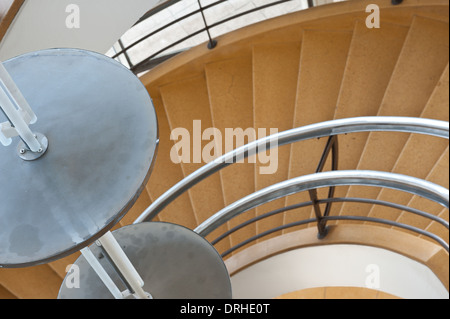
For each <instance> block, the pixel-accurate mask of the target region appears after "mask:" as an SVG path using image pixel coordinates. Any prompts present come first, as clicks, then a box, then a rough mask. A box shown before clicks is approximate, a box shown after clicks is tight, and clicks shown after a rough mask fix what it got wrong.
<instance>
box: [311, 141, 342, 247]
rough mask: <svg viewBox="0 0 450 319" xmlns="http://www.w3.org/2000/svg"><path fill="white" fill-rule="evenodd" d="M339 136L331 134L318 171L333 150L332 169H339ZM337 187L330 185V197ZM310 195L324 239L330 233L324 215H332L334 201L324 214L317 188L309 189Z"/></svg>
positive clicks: (327, 206)
mask: <svg viewBox="0 0 450 319" xmlns="http://www.w3.org/2000/svg"><path fill="white" fill-rule="evenodd" d="M338 150H339V145H338V137H337V135H334V136H330V137H329V138H328V141H327V145H326V146H325V150H324V151H323V154H322V157H321V158H320V161H319V165H318V166H317V169H316V173H320V172H322V171H323V168H324V166H325V162H326V160H327V158H328V156H329V154H330V152H332V164H331V169H332V170H333V171H336V170H337V169H338V160H339V158H338ZM334 192H335V187H330V190H329V191H328V198H332V197H333V196H334ZM309 196H310V198H311V201H312V203H313V207H314V213H315V215H316V219H317V229H318V231H319V234H318V236H317V237H318V238H319V239H323V238H325V237H326V236H327V234H328V228H327V222H326V219H324V217H327V216H329V215H330V211H331V204H332V202H329V203H327V204H326V207H325V212H324V213H323V214H322V210H321V209H320V205H319V199H318V196H317V190H316V189H312V190H310V191H309Z"/></svg>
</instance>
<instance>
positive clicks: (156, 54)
mask: <svg viewBox="0 0 450 319" xmlns="http://www.w3.org/2000/svg"><path fill="white" fill-rule="evenodd" d="M222 1H223V0H222ZM222 1H219V2H222ZM288 1H293V0H280V1H276V2H272V3H269V4H266V5H263V6H260V7H257V8H253V9H251V10H247V11H244V12H241V13H239V14H236V15H234V16H231V17H229V18H226V19H223V20H221V21H218V22H216V23H214V24H211V25H209V26H208V28H203V29H201V30H198V31H196V32H193V33H191V34H189V35H187V36H186V37H184V38H182V39H180V40H177V41H176V42H174V43H172V44H170V45H168V46H166V47H164V48H162V49H161V50H159V51H158V52H156V53H154V54H152V55H151V56H149V57H148V58H146V59H144V60H142V61H141V62H139V63H137V64H136V66H135V68H133V69H132V70H133V72H135V69H137V68H140V67H141V65H142V64H143V63H145V62H146V61H148V60H151V59H153V58H155V57H157V56H158V55H160V54H161V53H163V52H165V51H167V50H168V49H170V48H172V47H174V46H176V45H178V44H180V43H183V42H184V41H186V40H189V39H190V38H192V37H195V36H196V35H199V34H201V33H203V32H207V31H208V30H209V29H212V28H214V27H217V26H219V25H222V24H224V23H227V22H229V21H231V20H234V19H237V18H240V17H242V16H245V15H248V14H251V13H254V12H257V11H259V10H262V9H266V8H269V7H272V6H276V5H278V4H282V3H284V2H288ZM212 5H213V4H211V5H209V6H207V7H205V8H203V9H204V10H205V9H209V7H211V6H212ZM196 13H200V10H198V12H196ZM180 19H181V20H183V19H182V18H180ZM180 19H178V20H179V21H177V22H180V21H181V20H180ZM157 31H158V32H159V31H161V30H157ZM155 32H156V31H155ZM155 32H153V34H152V35H154V34H155ZM149 36H150V35H149ZM149 36H146V38H148V37H149ZM142 40H144V38H143V39H142ZM118 54H120V52H119V53H118ZM135 73H136V72H135Z"/></svg>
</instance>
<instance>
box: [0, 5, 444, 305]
mask: <svg viewBox="0 0 450 319" xmlns="http://www.w3.org/2000/svg"><path fill="white" fill-rule="evenodd" d="M374 2H376V3H377V4H378V5H379V7H380V9H381V23H382V24H381V28H379V29H369V28H367V26H366V24H365V20H366V18H367V15H368V13H367V12H366V11H365V9H366V7H367V5H368V4H370V3H374ZM448 19H449V18H448V1H443V0H433V1H424V0H417V1H412V0H411V1H407V0H405V1H404V2H403V3H402V4H400V5H395V6H394V5H392V4H391V1H384V0H383V1H381V0H380V1H350V2H343V3H337V4H333V5H326V6H322V7H317V8H311V9H308V10H304V11H300V12H295V13H291V14H288V15H285V16H281V17H278V18H274V19H270V20H267V21H263V22H261V23H258V24H255V25H251V26H248V27H246V28H243V29H240V30H237V31H234V32H231V33H228V34H225V35H223V36H221V37H220V38H218V39H217V42H218V45H217V47H215V48H214V49H213V50H210V49H209V48H208V47H207V46H206V45H200V46H198V47H194V48H192V49H190V50H188V51H186V52H183V53H181V54H179V55H177V56H175V57H174V58H172V59H170V60H168V61H166V62H164V63H162V64H160V65H159V66H157V67H155V68H153V69H152V70H150V71H149V72H147V73H146V74H145V75H143V76H142V77H141V80H142V82H143V83H144V84H145V86H146V87H147V89H148V91H149V93H150V96H151V97H152V99H153V102H154V106H155V109H156V112H157V115H158V122H159V135H160V144H159V151H158V155H157V159H156V163H155V166H154V169H153V173H152V175H151V177H150V180H149V182H148V184H147V187H146V191H145V192H143V193H142V195H141V196H140V197H139V198H138V200H137V202H136V203H135V205H134V207H133V208H132V209H131V210H130V211H129V213H128V214H127V215H126V216H125V217H124V218H123V219H122V220H121V221H120V223H119V224H118V225H116V227H115V228H116V229H117V228H120V227H123V226H125V225H129V224H132V223H134V222H135V221H136V220H137V219H138V218H140V216H142V213H143V212H145V211H146V210H147V209H148V207H149V206H151V205H152V203H155V202H157V201H158V199H159V198H161V197H162V196H164V194H165V193H166V192H167V191H169V190H170V189H171V188H172V187H173V186H174V185H176V184H177V183H179V182H180V181H182V180H183V179H185V178H186V177H188V176H189V175H191V174H195V173H196V172H197V171H198V170H199V169H201V168H202V167H204V165H205V164H206V163H181V164H175V163H174V162H173V161H172V159H171V156H170V154H171V151H172V148H173V147H174V145H175V141H173V140H171V138H170V137H171V132H172V130H174V129H176V128H186V129H188V131H189V132H191V135H194V127H193V124H194V121H195V120H200V121H201V125H202V129H206V128H211V127H214V128H217V129H219V130H220V131H221V132H225V129H226V128H243V129H246V128H255V129H258V128H260V129H269V128H276V129H277V130H278V132H285V131H288V130H291V129H295V128H301V127H306V126H309V125H316V124H317V123H323V122H328V123H329V122H330V121H334V120H340V119H349V118H360V117H372V118H374V117H380V118H382V117H383V118H384V117H393V116H395V117H409V118H423V119H433V120H440V121H448V120H449V107H448V103H449V102H448V101H449V96H448V94H449V82H448V81H449V67H448V63H449V30H448V23H449V22H448ZM267 132H268V131H267ZM267 134H268V133H267ZM210 142H211V140H209V141H208V140H202V145H201V146H202V147H201V149H203V148H204V147H205V146H207V144H208V143H210ZM329 142H330V139H328V138H326V136H320V138H313V139H312V138H310V139H305V140H301V141H299V142H295V143H286V144H285V145H281V146H280V147H279V148H277V152H278V162H277V165H278V169H277V171H276V173H274V174H261V173H260V172H261V170H260V168H261V167H264V166H265V165H266V164H264V163H261V162H259V161H256V163H252V162H251V161H250V160H246V161H245V163H238V164H233V165H229V166H228V167H226V168H224V169H221V170H220V171H214V172H212V173H214V174H212V173H211V174H207V175H208V177H207V178H202V180H201V181H199V182H198V183H195V185H189V187H185V188H183V192H182V193H180V194H177V195H179V196H177V198H176V199H175V200H173V201H170V203H168V205H167V206H166V207H164V209H161V211H158V212H157V214H154V218H153V220H154V221H164V222H172V223H176V224H180V225H183V226H185V227H188V228H190V229H196V228H198V227H199V226H200V225H202V223H203V222H204V221H206V220H208V219H210V218H211V216H213V215H214V214H216V213H217V212H220V211H221V210H223V209H224V207H228V206H229V205H231V204H233V203H235V202H238V201H239V200H241V199H242V198H244V197H246V196H251V194H254V193H255V192H258V191H262V190H264V189H267V188H268V187H270V186H272V185H280V183H283V182H285V181H287V180H292V179H295V178H301V177H304V176H308V175H311V174H313V173H316V172H317V167H318V165H319V163H321V164H322V165H321V166H322V167H321V171H324V172H330V171H333V170H335V168H336V167H334V162H333V161H332V157H331V156H330V157H329V158H328V157H324V158H323V160H322V161H321V158H322V157H323V155H324V154H327V153H326V152H324V151H325V150H327V146H329ZM337 145H338V146H337V148H338V154H339V156H338V160H337V162H338V163H337V167H338V169H339V170H340V171H354V170H357V171H367V170H370V171H378V172H389V173H394V174H401V175H404V176H411V177H414V178H418V179H423V180H426V181H427V182H431V183H434V184H436V185H440V186H442V187H444V188H447V189H448V187H449V178H448V173H449V172H448V170H449V165H448V163H449V150H448V139H445V138H437V137H435V136H429V135H424V134H415V132H409V133H405V132H398V131H395V132H387V131H386V132H381V131H376V130H373V131H370V130H366V131H358V132H354V133H352V132H350V133H348V134H340V135H339V136H338V144H337ZM328 150H329V147H328ZM209 175H210V176H209ZM191 186H192V187H191ZM378 186H379V187H369V186H367V185H366V186H360V185H356V184H351V185H337V186H336V187H333V190H334V194H333V195H334V196H333V198H341V199H345V198H347V199H349V198H364V199H369V200H370V201H368V202H361V201H359V202H358V201H336V202H333V203H332V205H329V204H328V203H327V202H324V201H322V202H320V201H319V200H318V199H319V198H320V199H326V198H329V194H330V193H329V189H328V188H325V187H324V188H320V189H317V191H316V194H315V195H316V197H315V198H312V197H311V196H312V195H311V192H308V191H302V192H295V193H290V194H288V195H287V196H283V197H280V198H278V197H274V200H271V201H270V202H264V203H262V204H259V205H255V206H253V207H251V208H250V209H247V210H243V211H242V213H240V214H239V215H237V216H236V217H235V218H233V219H229V220H227V221H226V222H225V223H223V224H221V225H220V226H219V227H216V228H215V229H213V231H211V232H210V233H209V234H208V235H207V237H206V238H207V239H208V240H210V241H213V240H214V239H215V238H217V237H218V236H219V235H221V234H223V233H226V232H227V231H229V230H231V229H233V228H234V227H236V226H238V225H240V224H242V223H244V222H246V221H249V220H251V219H253V218H257V217H258V216H262V215H264V214H265V213H267V212H274V211H276V210H280V209H281V212H280V213H278V214H270V216H268V217H267V218H261V219H258V218H257V219H256V220H255V221H254V222H252V223H248V225H247V226H245V227H242V228H240V229H239V230H237V231H234V232H232V233H230V234H229V235H228V236H226V237H224V238H223V239H222V240H220V241H217V243H216V244H215V247H216V249H217V250H218V252H219V253H222V254H224V255H223V256H224V260H225V263H226V265H227V267H228V269H229V271H230V274H232V275H233V274H235V273H238V272H239V271H241V270H242V269H245V268H246V267H248V266H249V265H252V264H254V263H256V262H258V261H261V260H264V259H266V258H269V257H270V256H273V255H276V254H279V253H280V252H283V251H287V250H290V249H297V248H302V247H310V246H319V245H328V244H342V243H347V244H360V245H369V246H375V247H382V248H384V249H388V250H393V251H395V252H398V253H400V254H402V255H405V256H408V257H410V258H412V259H415V260H417V261H419V262H421V263H423V264H425V265H426V266H428V267H429V268H430V269H432V271H433V272H434V273H435V274H436V275H437V276H438V277H439V279H440V280H441V282H442V283H443V284H444V286H445V287H446V289H447V290H448V251H446V250H445V249H444V248H443V247H442V246H441V245H439V243H437V242H436V241H435V240H433V239H432V238H429V237H427V236H425V235H424V234H423V233H419V234H418V233H417V232H414V231H412V230H411V229H404V228H400V227H399V225H400V224H402V225H410V226H411V227H414V228H415V229H421V230H424V231H426V232H428V233H432V234H434V235H436V236H437V237H439V238H441V239H442V240H443V241H444V242H446V243H447V245H448V242H449V234H448V227H447V228H446V227H444V226H443V225H441V224H439V223H438V222H437V221H436V220H430V219H429V218H424V217H423V216H418V215H417V214H410V213H408V212H407V211H406V209H407V208H411V209H416V210H423V211H426V212H427V213H428V214H430V215H432V216H435V217H439V218H440V219H442V220H445V221H446V222H447V223H448V220H449V216H448V209H447V208H445V207H442V205H439V204H438V203H435V202H432V201H430V200H429V199H426V198H424V197H422V196H419V195H417V194H412V193H410V192H401V191H399V190H398V189H392V188H388V187H383V185H378ZM308 201H310V205H304V206H298V207H296V206H295V205H296V204H299V203H305V202H308ZM380 202H383V203H386V202H393V203H396V204H397V205H401V209H399V208H398V207H396V208H394V207H386V206H385V205H378V204H379V203H380ZM283 208H289V209H285V210H283ZM327 208H329V212H328V216H335V217H339V216H347V215H351V216H355V217H360V218H361V219H360V220H345V219H338V218H336V219H330V220H328V221H327V225H328V227H329V232H328V234H327V236H326V237H325V238H322V239H318V238H317V224H316V223H315V222H310V223H304V224H298V225H295V223H296V222H298V221H303V220H308V219H314V217H315V216H316V213H317V210H320V209H322V210H323V209H325V210H326V209H327ZM364 218H366V219H364ZM370 218H372V219H382V220H385V221H390V222H392V223H384V224H380V223H377V222H375V221H374V220H371V219H370ZM285 225H286V226H291V225H293V226H292V227H283V226H285ZM252 238H253V240H251V241H248V242H245V241H246V240H248V239H252ZM300 240H303V242H301V241H300ZM242 242H244V243H245V244H244V245H239V244H240V243H242ZM236 245H238V246H237V248H236V247H235V246H236ZM232 248H233V249H232ZM230 249H231V250H230ZM78 256H79V254H74V255H71V256H68V257H66V258H64V259H62V260H58V261H55V262H52V263H49V264H44V265H40V266H36V267H31V268H24V269H1V270H0V298H2V299H5V298H55V297H56V296H57V294H58V291H59V288H60V286H61V282H62V280H63V278H64V277H65V274H66V267H67V265H69V264H72V263H73V262H74V261H75V260H76V258H77V257H78ZM327 292H328V297H330V298H331V297H333V296H334V297H339V296H340V297H344V296H347V297H363V298H391V297H392V298H394V297H395V296H390V295H388V294H383V293H381V292H376V291H370V290H366V289H362V288H345V287H323V288H317V289H310V290H303V291H298V292H293V293H291V294H286V295H283V296H281V298H326V296H327Z"/></svg>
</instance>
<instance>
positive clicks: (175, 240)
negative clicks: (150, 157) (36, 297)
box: [58, 222, 231, 299]
mask: <svg viewBox="0 0 450 319" xmlns="http://www.w3.org/2000/svg"><path fill="white" fill-rule="evenodd" d="M113 235H114V237H115V238H116V240H117V241H118V242H119V244H120V246H121V247H122V249H123V250H124V252H125V254H126V255H127V256H128V258H129V259H130V261H131V263H132V264H133V265H134V267H135V268H136V270H137V271H138V273H139V275H140V276H141V277H142V279H143V280H144V283H145V285H144V290H145V291H146V292H147V293H150V294H151V295H152V297H153V298H154V299H230V298H231V282H230V277H229V274H228V271H227V269H226V267H225V265H224V262H223V260H222V258H221V257H220V255H219V254H218V253H217V251H216V250H215V248H214V247H213V246H212V245H211V244H210V243H209V242H208V241H206V240H205V239H204V238H203V237H201V236H200V235H198V234H197V233H195V232H193V231H192V230H190V229H187V228H184V227H182V226H179V225H174V224H169V223H160V222H150V223H140V224H135V225H131V226H125V227H123V228H120V229H118V230H116V231H114V232H113ZM90 249H91V251H92V252H93V254H94V255H95V256H96V257H97V259H98V260H99V261H100V263H101V265H102V266H103V268H104V269H105V270H106V271H107V273H108V274H109V275H110V277H111V279H112V280H113V281H114V282H115V283H116V285H117V286H118V288H119V289H120V290H121V291H124V290H125V289H126V288H125V285H123V284H122V282H121V281H120V279H119V276H118V275H117V273H116V272H115V271H114V270H113V268H112V266H111V264H110V263H109V262H108V261H107V259H106V258H105V257H104V256H103V255H102V252H101V250H100V248H99V247H98V246H97V245H96V244H93V245H91V247H90ZM72 269H76V271H73V272H72V271H69V272H68V274H67V276H66V278H65V279H64V282H63V284H62V286H61V289H60V292H59V296H58V298H59V299H111V298H113V296H112V294H111V293H110V292H109V290H108V289H107V288H106V286H105V285H104V284H103V282H102V281H101V280H100V278H99V277H98V276H97V274H96V273H95V271H94V270H93V269H92V268H91V266H90V265H89V264H88V263H87V261H86V259H85V258H84V257H83V256H81V257H80V258H78V260H77V261H76V262H75V264H74V266H72ZM78 275H79V278H78V279H79V287H77V286H74V285H73V283H75V282H78V279H76V278H74V276H78Z"/></svg>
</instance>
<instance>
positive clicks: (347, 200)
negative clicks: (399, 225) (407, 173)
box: [211, 197, 449, 245]
mask: <svg viewBox="0 0 450 319" xmlns="http://www.w3.org/2000/svg"><path fill="white" fill-rule="evenodd" d="M327 203H362V204H370V205H380V206H385V207H390V208H394V209H398V210H402V211H406V212H409V213H412V214H415V215H419V216H422V217H424V218H428V219H430V220H433V221H435V222H437V223H439V224H441V225H443V226H444V227H446V228H447V229H449V223H448V222H447V221H446V220H444V219H443V218H440V217H437V216H434V215H432V214H428V213H425V212H423V211H420V210H418V209H415V208H411V207H408V206H404V205H399V204H394V203H390V202H386V201H381V200H376V199H366V198H342V197H337V198H328V199H320V200H319V201H318V204H327ZM312 205H313V202H312V201H308V202H304V203H300V204H295V205H291V206H287V207H284V208H280V209H277V210H274V211H271V212H268V213H265V214H263V215H260V216H257V217H254V218H252V219H249V220H248V221H246V222H244V223H242V224H240V225H238V226H236V227H234V228H232V229H230V230H228V231H227V232H225V233H224V234H222V235H221V236H219V237H217V238H216V239H215V240H213V241H212V242H211V243H212V244H213V245H215V244H217V243H218V242H220V241H221V240H223V239H225V238H226V237H228V236H229V235H231V234H233V233H235V232H236V231H238V230H240V229H242V228H244V227H246V226H248V225H251V224H253V223H255V222H257V221H260V220H262V219H265V218H268V217H270V216H273V215H277V214H281V213H284V212H287V211H290V210H294V209H298V208H304V207H308V206H312Z"/></svg>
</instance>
